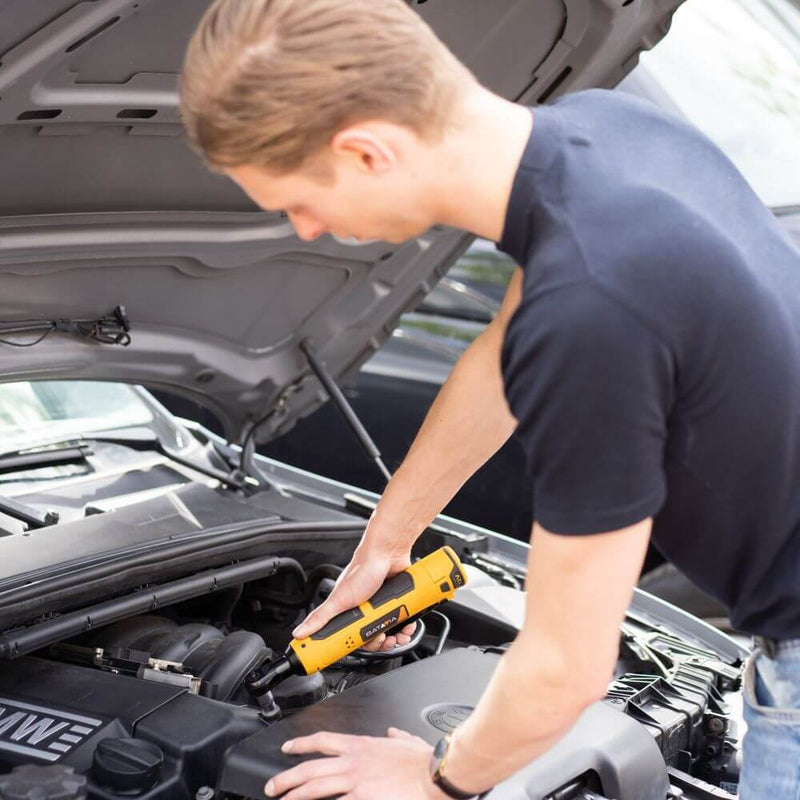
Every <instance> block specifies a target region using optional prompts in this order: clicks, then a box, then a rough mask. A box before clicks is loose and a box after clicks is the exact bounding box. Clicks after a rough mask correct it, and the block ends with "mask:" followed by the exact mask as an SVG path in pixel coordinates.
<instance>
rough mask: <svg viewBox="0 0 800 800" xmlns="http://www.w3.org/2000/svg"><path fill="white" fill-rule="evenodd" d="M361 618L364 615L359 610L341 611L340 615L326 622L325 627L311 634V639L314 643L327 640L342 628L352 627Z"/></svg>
mask: <svg viewBox="0 0 800 800" xmlns="http://www.w3.org/2000/svg"><path fill="white" fill-rule="evenodd" d="M363 617H364V613H363V612H362V611H361V609H360V608H351V609H350V610H349V611H342V613H341V614H337V615H336V616H335V617H334V618H333V619H332V620H331V621H330V622H328V624H327V625H325V627H323V628H320V629H319V630H318V631H317V632H316V633H312V634H311V638H312V639H314V640H315V641H318V640H320V639H327V638H328V637H329V636H331V635H332V634H334V633H337V632H338V631H340V630H342V628H346V627H347V626H348V625H352V624H353V623H354V622H357V621H358V620H360V619H362V618H363Z"/></svg>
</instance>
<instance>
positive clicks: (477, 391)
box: [368, 268, 522, 552]
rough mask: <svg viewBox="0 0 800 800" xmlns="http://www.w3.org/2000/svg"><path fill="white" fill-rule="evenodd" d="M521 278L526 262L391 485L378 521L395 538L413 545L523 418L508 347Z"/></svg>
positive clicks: (375, 526)
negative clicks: (506, 360)
mask: <svg viewBox="0 0 800 800" xmlns="http://www.w3.org/2000/svg"><path fill="white" fill-rule="evenodd" d="M521 286H522V270H521V269H519V268H517V270H516V271H515V272H514V275H513V276H512V278H511V282H510V283H509V286H508V290H507V292H506V296H505V299H504V300H503V305H502V308H501V309H500V312H499V313H498V315H497V317H496V318H495V319H494V320H493V321H492V322H491V323H490V324H489V325H488V326H487V327H486V330H484V332H483V333H482V334H481V335H480V336H479V337H478V338H477V339H476V340H475V341H474V342H473V343H472V344H471V345H470V347H469V348H468V349H467V351H466V352H465V353H464V354H463V355H462V357H461V358H460V359H459V361H458V363H457V364H456V365H455V367H454V368H453V371H452V373H451V375H450V377H449V378H448V379H447V381H446V382H445V384H444V386H443V387H442V389H441V391H440V392H439V394H438V395H437V397H436V400H435V401H434V403H433V405H432V406H431V408H430V410H429V411H428V413H427V415H426V417H425V421H424V422H423V424H422V426H421V427H420V429H419V432H418V433H417V436H416V438H415V439H414V443H413V444H412V445H411V448H410V450H409V451H408V454H407V455H406V457H405V459H404V461H403V463H402V464H401V465H400V467H399V468H398V469H397V472H396V473H395V475H394V477H393V478H392V480H391V481H390V482H389V484H388V486H387V487H386V491H385V492H384V493H383V496H382V497H381V500H380V503H379V504H378V508H377V510H376V512H375V517H374V519H373V521H372V523H371V525H370V528H371V529H372V531H373V532H374V533H373V534H372V535H375V536H376V537H377V536H380V537H381V538H383V539H387V540H388V539H390V538H391V539H392V540H393V541H394V542H395V543H396V545H397V547H398V548H399V549H404V550H405V551H406V552H407V551H408V550H409V549H410V547H411V544H412V543H413V541H414V540H415V539H416V537H417V536H418V535H419V533H420V532H421V531H422V530H424V529H425V528H426V527H427V525H428V524H429V523H430V522H431V520H432V519H433V518H434V517H435V516H436V515H437V514H438V513H439V512H440V511H441V510H442V509H443V508H444V507H445V506H446V505H447V503H448V502H449V501H450V500H451V499H452V497H453V496H454V495H455V493H456V492H457V491H458V490H459V489H460V488H461V486H462V485H463V484H464V482H465V481H466V480H467V479H468V478H469V477H470V476H471V475H472V474H473V473H474V472H475V471H476V470H477V469H478V468H479V467H480V466H482V465H483V464H484V463H485V462H486V461H487V460H488V459H489V458H490V457H491V456H492V455H494V453H495V452H496V451H497V450H498V449H499V448H500V447H501V446H502V445H503V444H504V443H505V442H506V440H507V439H508V438H509V436H511V434H512V433H513V432H514V429H515V428H516V425H517V422H516V420H515V419H514V417H513V416H512V415H511V412H510V411H509V410H508V405H507V404H506V399H505V392H504V389H503V377H502V374H501V371H500V350H501V348H502V344H503V337H504V335H505V330H506V326H507V324H508V320H509V319H510V317H511V315H512V314H513V313H514V311H515V309H516V308H517V306H518V305H519V298H520V291H521ZM368 535H369V534H368Z"/></svg>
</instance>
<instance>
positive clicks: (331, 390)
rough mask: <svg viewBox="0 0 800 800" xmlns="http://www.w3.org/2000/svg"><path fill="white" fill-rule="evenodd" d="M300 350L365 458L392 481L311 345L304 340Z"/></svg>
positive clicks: (366, 434) (370, 441)
mask: <svg viewBox="0 0 800 800" xmlns="http://www.w3.org/2000/svg"><path fill="white" fill-rule="evenodd" d="M300 349H301V350H302V351H303V354H304V355H305V357H306V360H307V361H308V365H309V366H310V367H311V370H312V372H313V373H314V374H315V375H316V376H317V378H318V379H319V382H320V383H321V384H322V385H323V386H324V387H325V391H326V392H327V393H328V396H329V397H330V398H331V400H332V401H333V404H334V405H335V406H336V408H338V409H339V411H340V412H341V414H342V416H343V417H344V420H345V422H346V423H347V424H348V425H349V426H350V430H352V431H353V433H354V434H355V437H356V439H358V442H359V444H360V445H361V447H362V448H363V449H364V452H365V453H366V454H367V458H369V459H370V460H371V461H374V462H375V463H376V464H377V465H378V469H379V470H380V471H381V474H382V475H383V477H384V478H386V481H387V483H388V482H389V481H390V480H391V479H392V473H391V472H389V470H388V468H387V467H386V464H384V463H383V459H382V458H381V451H380V450H378V446H377V445H376V444H375V442H374V441H373V440H372V437H371V436H370V435H369V433H367V429H366V428H365V427H364V425H363V423H362V422H361V420H360V419H359V418H358V415H357V414H356V412H355V411H354V410H353V407H352V406H351V405H350V403H349V402H348V401H347V398H346V397H345V396H344V392H342V390H341V389H340V388H339V387H338V386H337V385H336V382H335V381H334V380H333V376H332V375H331V374H330V372H328V370H327V368H326V366H325V365H324V364H323V363H322V362H321V361H320V360H319V359H318V358H317V355H316V353H315V352H314V350H313V348H312V347H311V343H310V342H309V340H308V339H304V340H303V341H302V342H300Z"/></svg>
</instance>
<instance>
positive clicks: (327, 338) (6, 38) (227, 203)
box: [0, 0, 681, 438]
mask: <svg viewBox="0 0 800 800" xmlns="http://www.w3.org/2000/svg"><path fill="white" fill-rule="evenodd" d="M680 2H681V0H492V2H491V3H487V2H485V0H430V2H426V1H425V0H418V1H417V2H416V3H412V5H413V6H414V8H415V10H417V11H418V12H419V13H420V14H421V15H422V16H423V17H425V18H426V19H427V20H428V21H429V22H430V24H431V25H432V26H433V28H434V29H435V30H436V31H437V33H438V34H439V36H440V37H441V38H442V39H443V40H444V41H445V42H446V43H447V44H448V45H449V46H450V47H451V48H452V49H453V51H454V52H455V53H456V54H457V55H458V56H459V57H460V58H461V59H462V60H463V61H464V62H465V63H466V64H467V65H468V66H469V67H470V68H471V69H472V70H473V72H474V73H475V74H476V75H477V77H478V78H479V79H480V80H481V82H482V83H484V84H485V85H486V86H488V87H489V88H491V89H492V90H494V91H496V92H498V93H499V94H501V95H503V96H504V97H507V98H509V99H514V100H519V101H521V102H524V103H526V104H533V103H535V102H544V101H546V100H547V99H548V98H551V97H555V96H558V95H559V94H563V93H564V92H567V91H574V90H577V89H584V88H589V87H594V86H603V87H611V86H614V85H615V84H616V83H617V82H618V81H619V80H621V78H622V77H623V76H624V75H625V74H626V73H627V72H629V71H630V70H631V69H632V68H633V67H634V66H635V64H636V61H637V57H638V54H639V52H641V50H643V49H647V48H649V47H651V46H652V45H653V44H655V43H656V42H657V41H658V40H659V39H660V38H661V37H662V36H663V35H664V34H665V32H666V30H667V27H668V25H669V20H670V17H671V15H672V13H673V11H674V10H675V8H676V7H677V6H678V5H679V4H680ZM206 5H207V2H206V0H170V2H159V1H158V0H86V1H85V2H75V1H74V0H6V2H4V3H3V4H2V7H1V8H0V164H2V175H3V180H2V181H0V330H3V331H6V332H5V333H0V337H1V338H0V380H2V381H15V380H37V379H48V380H54V379H60V378H64V379H67V378H69V379H86V380H112V381H124V382H129V383H142V384H146V385H148V386H152V387H158V388H162V389H167V390H169V391H173V392H175V393H178V394H182V395H184V396H186V397H188V398H190V399H193V400H195V401H198V402H200V403H202V404H204V405H206V406H208V407H209V408H210V409H211V410H213V411H214V412H215V413H216V414H218V415H219V416H220V418H221V420H222V422H223V424H224V425H225V427H226V432H227V434H228V436H229V437H231V438H237V437H239V436H241V433H242V431H243V429H246V427H247V425H248V424H249V423H250V422H252V421H253V420H254V419H256V418H259V417H261V416H263V415H264V414H265V413H266V412H267V411H269V410H270V409H276V411H277V413H275V414H273V416H272V417H271V419H270V420H269V422H268V423H267V424H265V425H264V426H263V428H262V429H261V437H262V438H269V437H271V436H275V435H277V434H278V433H282V432H284V431H285V430H288V428H289V427H291V425H292V424H293V423H294V421H295V420H296V419H297V418H298V417H299V416H304V415H306V414H308V413H310V412H311V411H312V410H314V409H315V408H316V407H317V406H318V405H319V404H320V403H321V402H323V401H324V400H325V399H326V394H325V393H324V391H323V389H322V388H321V386H320V384H319V382H318V381H317V380H316V378H314V377H313V375H312V374H311V372H310V370H309V368H308V365H307V362H306V359H305V356H304V355H303V353H302V351H301V349H300V348H299V344H300V343H301V342H303V341H304V340H307V341H309V342H310V343H311V345H312V347H314V348H315V349H316V351H317V353H318V355H319V356H320V358H321V359H322V360H323V361H324V362H325V363H326V365H327V367H328V369H329V370H330V372H331V373H332V374H333V375H334V376H335V377H337V378H341V377H343V376H345V375H346V374H348V373H350V372H352V371H354V370H356V369H357V368H358V367H359V366H360V365H361V364H362V363H363V362H364V361H365V360H366V359H367V358H369V356H370V355H371V354H372V353H373V352H374V351H375V350H376V349H377V348H378V347H380V345H381V343H382V342H383V341H384V340H385V338H386V337H387V336H388V335H389V334H390V333H391V330H392V328H393V327H394V325H395V324H396V322H397V319H398V317H399V316H400V314H402V313H403V312H404V311H405V310H407V309H408V308H410V307H413V306H414V305H415V304H417V303H418V302H419V301H420V300H421V298H422V297H424V295H425V294H426V293H427V292H428V291H429V290H430V288H431V287H432V286H433V285H434V284H435V282H436V281H437V280H438V278H439V277H441V275H442V274H443V273H444V271H445V270H446V269H447V268H448V266H449V265H450V264H451V263H452V262H453V261H454V260H455V259H456V258H457V257H458V256H459V255H460V254H461V253H462V252H463V251H464V249H465V248H466V247H467V246H468V245H469V242H470V237H469V236H467V235H465V234H464V233H463V232H461V231H456V230H452V229H445V228H441V229H432V230H431V231H429V232H428V233H427V234H426V235H425V236H423V237H420V238H418V239H415V240H412V241H409V242H407V243H405V244H403V245H402V246H396V245H388V244H384V243H371V244H344V243H340V242H337V241H336V240H335V239H333V238H331V237H329V236H324V237H322V238H321V239H320V240H317V241H316V242H314V243H304V242H302V241H300V240H299V239H298V238H297V237H296V236H295V235H294V231H293V229H292V227H291V225H290V224H289V222H288V220H287V219H286V218H285V217H283V216H282V215H280V214H266V213H263V212H260V211H259V210H258V209H256V208H255V207H254V206H253V205H252V204H251V203H250V201H249V200H248V199H247V198H246V197H245V196H244V195H243V194H242V193H241V192H240V191H239V190H238V189H237V188H236V187H235V186H234V184H233V183H231V182H230V181H228V180H226V179H224V178H222V177H220V176H217V175H213V174H210V173H208V172H207V171H206V170H205V169H204V167H203V166H202V164H201V163H200V161H199V159H198V158H197V157H196V156H195V155H194V154H193V153H191V152H190V150H189V149H188V147H187V145H186V143H185V141H184V138H183V134H182V129H181V125H180V120H179V117H178V95H177V76H178V72H179V70H180V65H181V62H182V59H183V53H184V50H185V47H186V45H187V43H188V39H189V37H190V35H191V32H192V31H193V29H194V27H195V25H196V24H197V21H198V20H199V18H200V15H201V14H202V12H203V10H204V8H205V7H206ZM118 306H122V307H124V309H125V312H126V314H127V320H128V321H129V325H130V331H129V333H130V344H129V346H125V347H123V346H120V345H119V344H111V343H100V342H99V341H98V340H97V338H96V337H95V338H89V337H87V336H86V335H83V334H81V333H76V332H75V330H74V328H71V326H70V325H69V324H63V323H62V324H55V325H53V323H56V321H58V320H69V321H72V322H74V321H81V322H83V323H86V324H89V323H91V321H93V320H98V319H100V318H103V317H105V316H107V315H109V314H110V313H111V312H112V311H113V310H114V309H115V308H116V307H118ZM29 323H30V325H29ZM86 324H85V325H84V326H83V328H84V330H85V329H86ZM26 326H28V327H29V329H30V330H29V332H19V329H21V328H25V327H26ZM89 327H90V328H91V325H90V324H89ZM12 328H16V329H17V332H15V333H9V332H8V331H10V330H11V329H12ZM50 328H53V330H50V332H49V333H48V334H47V335H46V336H45V338H43V339H42V340H41V341H40V342H39V343H38V344H35V345H32V346H30V347H26V348H25V349H20V348H19V347H14V346H13V345H12V344H9V342H13V343H15V344H17V345H19V344H31V343H32V342H34V341H35V340H36V339H38V338H39V337H40V336H41V334H42V333H44V332H45V331H47V330H49V329H50Z"/></svg>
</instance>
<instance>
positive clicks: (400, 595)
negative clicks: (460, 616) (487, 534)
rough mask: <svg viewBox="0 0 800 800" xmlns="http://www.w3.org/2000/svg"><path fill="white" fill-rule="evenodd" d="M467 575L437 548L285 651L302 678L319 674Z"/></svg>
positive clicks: (449, 552) (450, 553) (449, 553)
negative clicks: (303, 672)
mask: <svg viewBox="0 0 800 800" xmlns="http://www.w3.org/2000/svg"><path fill="white" fill-rule="evenodd" d="M466 582H467V576H466V573H465V572H464V568H463V566H462V565H461V562H460V561H459V559H458V556H457V555H456V554H455V551H454V550H453V548H452V547H447V546H445V547H440V548H439V549H438V550H436V551H434V552H433V553H431V554H430V555H427V556H425V558H421V559H420V560H419V561H417V562H416V563H415V564H412V565H411V566H410V567H409V568H408V569H406V570H403V572H399V573H398V574H397V575H394V576H393V577H391V578H389V580H387V581H386V583H384V584H383V586H381V588H380V589H378V591H377V592H376V593H375V594H374V595H373V596H372V597H371V598H370V599H369V600H367V601H366V602H364V603H362V604H361V605H360V606H358V607H357V608H352V609H350V610H349V611H343V612H342V613H341V614H337V616H335V617H334V618H333V619H332V620H331V621H330V622H329V623H328V624H327V625H325V627H324V628H322V629H321V630H319V631H317V632H316V633H315V634H313V635H311V636H308V637H306V638H305V639H292V641H291V642H290V643H289V650H291V651H292V653H293V654H294V656H295V657H296V658H297V661H298V662H299V664H300V666H301V667H302V668H303V670H304V671H305V673H306V674H307V675H310V674H311V673H313V672H319V670H321V669H325V667H329V666H330V665H331V664H333V663H334V662H336V661H338V660H339V659H340V658H343V657H344V656H346V655H347V654H348V653H351V652H353V650H357V649H358V648H359V647H362V646H363V645H364V644H366V643H367V642H368V641H369V640H370V639H372V638H373V637H374V636H377V635H378V634H380V633H383V632H385V631H388V630H390V629H391V628H394V627H396V626H398V625H400V624H401V623H403V622H405V621H406V620H408V619H410V618H411V617H417V616H418V615H420V614H422V613H423V612H425V611H427V610H428V609H430V608H432V607H433V606H436V605H439V603H443V602H444V601H446V600H449V599H450V598H451V597H452V596H453V595H454V594H455V591H456V589H458V588H460V587H461V586H464V584H466Z"/></svg>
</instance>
